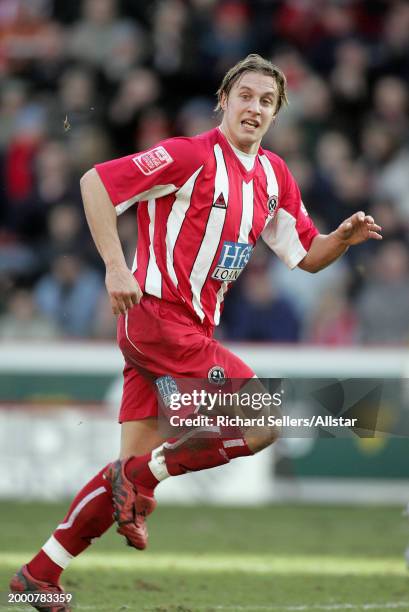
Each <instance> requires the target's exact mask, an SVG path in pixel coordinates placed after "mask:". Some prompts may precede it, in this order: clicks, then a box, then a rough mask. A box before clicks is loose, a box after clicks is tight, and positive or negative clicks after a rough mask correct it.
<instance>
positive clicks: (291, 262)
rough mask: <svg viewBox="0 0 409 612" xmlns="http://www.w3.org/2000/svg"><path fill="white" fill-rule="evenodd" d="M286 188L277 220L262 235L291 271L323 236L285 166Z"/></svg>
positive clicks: (283, 171)
mask: <svg viewBox="0 0 409 612" xmlns="http://www.w3.org/2000/svg"><path fill="white" fill-rule="evenodd" d="M281 170H282V172H281V173H280V174H281V177H282V186H281V189H280V194H279V201H278V208H277V212H276V214H275V216H274V218H273V219H272V220H271V221H270V222H269V223H268V224H267V225H266V227H265V228H264V230H263V232H262V238H263V240H264V242H265V243H266V244H267V245H268V246H269V247H270V249H272V250H273V251H274V252H275V253H276V254H277V255H278V257H279V258H280V259H281V260H282V261H284V263H285V264H286V265H287V266H288V267H289V268H295V266H297V265H298V264H299V263H300V261H301V260H302V259H304V257H305V256H306V254H307V252H308V250H309V248H310V246H311V243H312V241H313V239H314V238H315V236H317V234H318V233H319V232H318V230H317V228H316V227H315V225H314V223H313V221H312V219H311V217H310V216H309V215H308V212H307V209H306V208H305V206H304V204H303V202H302V200H301V194H300V190H299V188H298V185H297V183H296V181H295V179H294V177H293V176H292V174H291V173H290V171H289V170H288V168H287V166H286V164H285V163H284V162H282V169H281Z"/></svg>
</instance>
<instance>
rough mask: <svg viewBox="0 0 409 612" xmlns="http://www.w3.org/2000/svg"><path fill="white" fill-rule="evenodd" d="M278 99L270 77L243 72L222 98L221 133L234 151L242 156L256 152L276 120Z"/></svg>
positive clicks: (275, 87)
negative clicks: (237, 151)
mask: <svg viewBox="0 0 409 612" xmlns="http://www.w3.org/2000/svg"><path fill="white" fill-rule="evenodd" d="M277 95H278V94H277V86H276V83H275V80H274V78H273V77H271V76H269V75H267V74H263V73H261V72H245V73H244V74H242V75H241V76H240V77H239V79H238V80H237V81H236V82H235V83H234V85H233V87H232V88H231V90H230V93H229V95H228V97H227V96H226V95H223V96H222V99H221V107H222V110H223V111H224V115H223V121H222V124H221V127H222V131H223V133H224V134H225V135H226V136H227V138H228V139H229V140H230V142H231V143H232V144H233V145H234V146H235V147H237V148H238V149H240V150H242V151H243V152H245V153H250V154H252V153H256V152H257V150H258V147H259V146H260V142H261V139H262V138H263V136H264V134H265V133H266V132H267V130H268V128H269V127H270V124H271V121H272V120H273V118H274V116H275V112H276V106H277Z"/></svg>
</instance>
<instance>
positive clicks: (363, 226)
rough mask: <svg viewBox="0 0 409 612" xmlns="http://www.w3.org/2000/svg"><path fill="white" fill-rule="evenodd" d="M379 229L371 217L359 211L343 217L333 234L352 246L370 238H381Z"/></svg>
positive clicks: (380, 229)
mask: <svg viewBox="0 0 409 612" xmlns="http://www.w3.org/2000/svg"><path fill="white" fill-rule="evenodd" d="M380 231H382V228H381V227H380V226H379V225H376V223H375V221H374V219H373V217H371V216H370V215H365V213H364V212H362V211H360V212H357V213H355V214H354V215H352V217H349V218H348V219H345V221H343V222H342V223H341V225H340V226H339V227H338V228H337V229H336V230H335V232H334V234H335V235H336V236H337V238H338V239H339V240H340V241H341V242H343V243H344V244H345V245H348V246H352V245H354V244H360V243H361V242H366V240H370V239H373V240H382V236H381V234H380V233H379V232H380Z"/></svg>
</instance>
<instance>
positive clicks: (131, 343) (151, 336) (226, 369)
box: [118, 295, 254, 423]
mask: <svg viewBox="0 0 409 612" xmlns="http://www.w3.org/2000/svg"><path fill="white" fill-rule="evenodd" d="M212 334H213V328H212V327H206V326H205V325H202V324H201V323H200V322H197V321H195V320H194V318H193V316H192V315H191V314H190V313H189V312H188V311H187V309H186V308H185V307H184V306H183V304H172V303H170V302H164V301H163V300H159V299H157V298H155V297H153V296H149V295H145V296H144V297H143V298H142V300H141V302H140V303H139V304H138V305H137V306H134V307H133V308H132V309H131V310H130V311H128V312H127V314H126V315H121V316H120V317H119V320H118V344H119V347H120V349H121V351H122V353H123V355H124V357H125V364H126V365H125V368H124V387H123V394H122V403H121V409H120V412H119V422H120V423H123V422H124V421H137V420H140V419H146V418H148V417H156V416H157V415H158V402H157V396H156V387H155V384H154V381H155V379H156V378H159V377H161V376H166V375H169V376H173V377H175V378H196V379H205V380H208V379H211V378H212V377H213V376H216V377H217V376H218V375H223V376H224V377H225V378H240V379H248V378H253V376H254V372H253V370H252V369H251V368H249V367H248V366H247V365H246V364H245V363H244V362H243V361H242V360H241V359H239V358H238V357H237V356H236V355H233V353H231V352H230V351H228V350H227V349H226V348H224V347H223V346H222V345H221V344H219V342H217V340H214V339H213V338H212Z"/></svg>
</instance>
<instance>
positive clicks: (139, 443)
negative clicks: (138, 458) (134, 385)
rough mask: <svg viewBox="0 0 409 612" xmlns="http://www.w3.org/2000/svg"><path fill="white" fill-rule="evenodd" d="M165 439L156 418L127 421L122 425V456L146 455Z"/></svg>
mask: <svg viewBox="0 0 409 612" xmlns="http://www.w3.org/2000/svg"><path fill="white" fill-rule="evenodd" d="M164 441H165V438H164V437H163V436H162V435H161V434H160V432H158V425H157V419H156V418H153V417H152V418H149V419H142V420H140V421H127V422H125V423H122V427H121V452H120V458H121V459H124V458H125V457H129V456H131V455H146V454H147V453H150V452H151V451H152V450H153V449H154V448H157V447H158V446H160V445H161V444H162V443H163V442H164Z"/></svg>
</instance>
